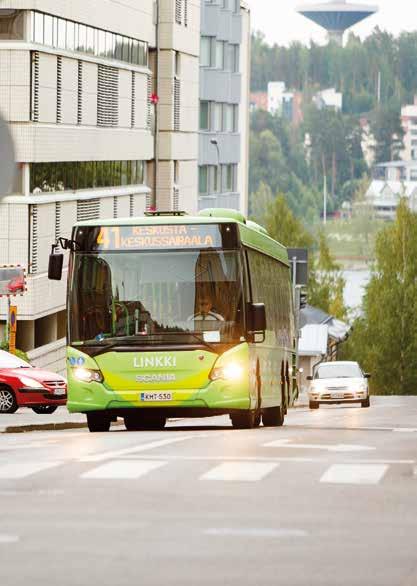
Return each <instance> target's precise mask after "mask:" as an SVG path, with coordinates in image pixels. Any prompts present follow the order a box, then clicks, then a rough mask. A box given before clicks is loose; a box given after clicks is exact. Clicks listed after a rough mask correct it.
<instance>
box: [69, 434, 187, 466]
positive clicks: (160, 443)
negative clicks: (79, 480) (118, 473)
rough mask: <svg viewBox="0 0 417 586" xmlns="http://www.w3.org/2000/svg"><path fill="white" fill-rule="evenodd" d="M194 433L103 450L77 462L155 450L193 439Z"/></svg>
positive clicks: (97, 460)
mask: <svg viewBox="0 0 417 586" xmlns="http://www.w3.org/2000/svg"><path fill="white" fill-rule="evenodd" d="M196 437H198V436H196V435H182V436H180V437H173V438H171V439H163V440H157V441H154V442H148V443H147V444H141V445H139V446H135V447H134V448H125V449H123V450H112V451H110V452H103V453H101V454H94V455H93V456H85V457H84V458H80V460H79V462H103V461H104V460H112V459H113V458H118V457H120V456H128V455H130V454H139V453H141V452H147V451H149V450H155V449H156V448H162V447H164V446H169V445H170V444H176V443H178V442H184V441H186V440H191V439H195V438H196Z"/></svg>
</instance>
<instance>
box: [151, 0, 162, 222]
mask: <svg viewBox="0 0 417 586" xmlns="http://www.w3.org/2000/svg"><path fill="white" fill-rule="evenodd" d="M155 9H156V14H155V20H156V23H155V24H156V56H155V80H156V81H155V94H156V96H159V86H160V84H159V75H160V57H161V42H160V21H161V8H160V0H156V2H155ZM154 132H155V136H154V151H155V153H154V157H155V162H154V190H153V194H152V197H151V209H153V210H156V205H157V189H158V175H159V99H158V100H157V102H156V104H155V130H154Z"/></svg>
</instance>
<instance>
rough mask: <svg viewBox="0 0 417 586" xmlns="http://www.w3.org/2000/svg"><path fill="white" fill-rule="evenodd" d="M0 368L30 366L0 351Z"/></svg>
mask: <svg viewBox="0 0 417 586" xmlns="http://www.w3.org/2000/svg"><path fill="white" fill-rule="evenodd" d="M0 368H31V366H30V364H28V363H27V362H25V361H24V360H21V359H20V358H17V356H13V354H9V352H3V351H0Z"/></svg>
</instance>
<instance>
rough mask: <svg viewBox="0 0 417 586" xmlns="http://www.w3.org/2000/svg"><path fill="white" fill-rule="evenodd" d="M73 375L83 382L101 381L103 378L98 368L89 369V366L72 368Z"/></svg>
mask: <svg viewBox="0 0 417 586" xmlns="http://www.w3.org/2000/svg"><path fill="white" fill-rule="evenodd" d="M74 377H75V378H76V379H78V380H79V381H82V382H84V383H92V382H95V383H102V382H103V380H104V378H103V375H102V374H101V372H100V371H99V370H91V369H89V368H76V369H75V370H74Z"/></svg>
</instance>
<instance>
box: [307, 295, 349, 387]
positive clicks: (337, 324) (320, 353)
mask: <svg viewBox="0 0 417 586" xmlns="http://www.w3.org/2000/svg"><path fill="white" fill-rule="evenodd" d="M300 327H301V338H300V340H299V345H298V355H299V360H300V362H299V368H300V369H302V370H303V372H302V374H301V380H300V390H301V392H303V391H305V390H307V388H308V382H307V376H309V375H311V374H312V373H313V368H314V366H315V365H316V364H318V363H319V362H323V361H325V360H337V355H338V350H339V346H340V344H342V343H343V342H345V341H346V340H347V339H348V337H349V332H350V330H351V327H350V326H349V325H348V324H346V323H344V322H343V321H341V320H339V319H336V318H335V317H333V316H331V315H329V314H328V313H326V312H325V311H322V310H321V309H317V308H316V307H312V306H311V305H307V306H306V307H305V308H304V309H302V310H301V313H300Z"/></svg>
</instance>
